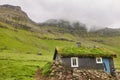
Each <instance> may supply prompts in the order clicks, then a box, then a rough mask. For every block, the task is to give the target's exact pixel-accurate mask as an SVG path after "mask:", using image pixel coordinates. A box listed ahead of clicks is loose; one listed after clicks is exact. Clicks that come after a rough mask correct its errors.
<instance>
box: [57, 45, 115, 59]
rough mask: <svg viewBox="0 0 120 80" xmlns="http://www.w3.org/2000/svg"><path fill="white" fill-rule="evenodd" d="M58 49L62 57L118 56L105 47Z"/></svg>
mask: <svg viewBox="0 0 120 80" xmlns="http://www.w3.org/2000/svg"><path fill="white" fill-rule="evenodd" d="M56 50H57V52H58V54H59V55H60V56H61V57H71V56H73V57H116V54H115V53H114V52H112V51H109V50H107V49H105V48H87V47H57V48H56Z"/></svg>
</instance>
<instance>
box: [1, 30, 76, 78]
mask: <svg viewBox="0 0 120 80" xmlns="http://www.w3.org/2000/svg"><path fill="white" fill-rule="evenodd" d="M68 45H69V46H71V45H73V46H74V45H75V43H74V42H67V41H57V40H47V39H44V40H43V39H40V38H39V34H38V33H35V32H29V31H25V30H20V29H18V30H17V31H14V29H8V28H0V80H34V75H35V73H36V71H37V69H38V68H42V67H43V66H44V65H45V64H46V63H47V62H51V61H52V58H53V54H54V49H55V47H56V46H68ZM39 52H40V53H41V54H42V55H38V53H39Z"/></svg>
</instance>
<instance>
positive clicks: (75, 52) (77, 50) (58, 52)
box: [53, 47, 116, 74]
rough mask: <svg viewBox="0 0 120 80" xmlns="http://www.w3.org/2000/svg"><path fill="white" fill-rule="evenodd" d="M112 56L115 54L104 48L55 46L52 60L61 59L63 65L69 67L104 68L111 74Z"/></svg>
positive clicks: (112, 68)
mask: <svg viewBox="0 0 120 80" xmlns="http://www.w3.org/2000/svg"><path fill="white" fill-rule="evenodd" d="M114 57H116V54H115V53H113V52H111V51H109V50H107V49H105V48H98V47H97V48H95V47H94V48H87V47H63V48H62V47H61V48H60V47H59V48H58V47H57V48H56V49H55V53H54V57H53V60H61V61H62V64H63V65H65V66H67V67H71V68H79V69H96V70H104V71H105V72H107V73H109V74H113V73H114V70H115V69H114V62H113V58H114Z"/></svg>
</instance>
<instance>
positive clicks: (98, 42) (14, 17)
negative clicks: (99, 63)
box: [0, 6, 120, 80]
mask: <svg viewBox="0 0 120 80" xmlns="http://www.w3.org/2000/svg"><path fill="white" fill-rule="evenodd" d="M14 11H15V13H14ZM72 33H74V30H71V31H69V27H68V28H67V29H64V27H62V28H60V27H55V26H45V25H44V26H41V25H37V24H36V23H34V22H32V21H31V20H30V19H29V18H28V16H27V15H26V14H25V13H24V12H22V11H21V9H20V8H19V7H14V6H11V7H10V6H9V8H8V7H7V6H4V7H3V8H2V7H0V80H34V75H35V73H36V71H37V69H38V68H41V67H43V66H44V65H45V64H46V62H51V61H52V58H53V54H54V49H55V47H56V46H60V47H63V46H76V42H77V41H80V42H81V43H82V45H83V46H87V47H93V46H99V47H105V48H107V49H110V50H112V51H114V52H115V53H117V56H118V57H117V58H116V59H114V60H115V67H116V68H120V50H119V48H120V42H119V41H120V36H117V37H114V36H113V37H108V36H106V37H104V36H103V37H100V36H98V35H96V34H94V35H93V34H92V36H89V34H88V33H85V35H84V34H83V32H82V33H81V32H80V31H79V30H77V31H76V32H75V33H74V34H72ZM79 33H80V34H82V35H80V34H79ZM86 34H88V35H87V36H86ZM98 34H99V33H98Z"/></svg>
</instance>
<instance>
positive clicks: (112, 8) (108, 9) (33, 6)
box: [0, 0, 120, 28]
mask: <svg viewBox="0 0 120 80" xmlns="http://www.w3.org/2000/svg"><path fill="white" fill-rule="evenodd" d="M0 4H1V5H2V4H12V5H16V6H21V8H22V10H24V11H25V12H27V14H28V16H29V17H30V18H31V19H32V20H33V21H35V22H43V21H46V20H48V19H67V20H72V21H80V22H82V23H85V24H87V25H88V26H91V25H95V26H105V27H113V28H118V27H120V0H0Z"/></svg>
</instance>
